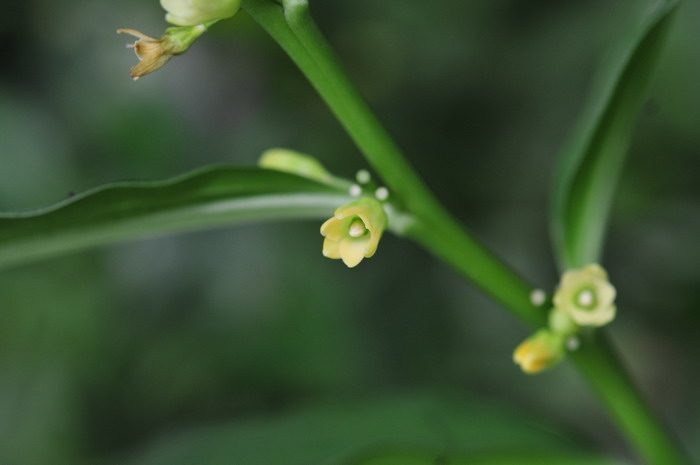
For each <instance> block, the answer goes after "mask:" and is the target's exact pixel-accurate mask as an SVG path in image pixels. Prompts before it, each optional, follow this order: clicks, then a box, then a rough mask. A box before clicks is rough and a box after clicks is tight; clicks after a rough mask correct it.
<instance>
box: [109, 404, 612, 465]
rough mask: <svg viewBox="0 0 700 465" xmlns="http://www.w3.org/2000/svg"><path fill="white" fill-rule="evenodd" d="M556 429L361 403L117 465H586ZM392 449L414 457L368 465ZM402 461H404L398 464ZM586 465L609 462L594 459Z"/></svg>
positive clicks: (509, 418)
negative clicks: (466, 459) (460, 459)
mask: <svg viewBox="0 0 700 465" xmlns="http://www.w3.org/2000/svg"><path fill="white" fill-rule="evenodd" d="M554 431H556V429H555V428H553V427H551V428H548V427H546V426H543V425H542V424H540V423H538V422H536V421H533V420H532V419H529V418H525V417H523V416H521V415H518V414H515V413H513V412H507V411H503V410H501V409H500V408H497V407H495V406H493V405H490V406H489V405H484V404H483V403H479V402H476V401H466V400H464V399H462V398H460V399H456V398H448V397H432V396H420V397H406V396H398V397H394V398H387V399H382V400H373V401H370V402H364V403H359V404H358V403H355V404H353V403H346V404H335V405H326V406H324V407H314V408H309V409H307V410H302V411H298V412H295V413H290V414H287V415H285V416H282V417H278V418H276V419H269V418H268V419H259V420H252V421H250V420H249V421H243V422H239V423H238V424H234V425H221V426H218V427H210V428H202V429H199V430H194V431H190V432H184V433H180V434H174V435H171V436H169V437H166V438H164V439H163V440H160V441H157V442H156V443H155V444H153V445H151V446H149V447H147V448H146V449H145V450H144V451H142V452H140V453H136V454H135V455H134V456H133V457H131V458H127V459H126V460H125V459H123V458H120V459H119V460H117V461H115V462H114V463H119V464H120V465H155V464H163V465H165V464H167V465H191V464H195V463H196V464H199V463H206V464H207V465H219V464H221V465H224V464H226V465H228V464H236V465H266V464H284V465H316V464H319V465H320V464H324V465H360V464H367V465H369V464H373V465H374V464H377V465H379V464H386V465H388V464H398V463H401V465H409V464H414V463H415V464H416V465H418V464H436V463H443V462H440V461H439V459H440V458H442V459H443V460H444V459H447V458H452V457H461V456H465V457H466V456H467V455H466V454H470V455H471V456H473V457H474V458H475V459H477V458H479V459H480V458H481V457H484V459H483V462H478V461H477V462H469V463H470V464H471V463H484V464H491V463H494V464H501V463H506V462H504V460H505V458H506V457H510V458H513V457H516V458H517V457H520V456H522V457H530V458H533V457H538V458H541V457H544V458H547V457H555V456H556V457H558V458H559V459H560V461H559V462H557V463H561V464H567V463H583V462H582V461H572V462H568V461H566V460H565V459H564V458H565V457H568V456H569V454H571V456H572V457H581V455H580V454H581V452H580V450H579V449H578V448H577V447H576V446H575V445H574V444H573V443H572V442H571V441H570V440H568V439H566V438H565V437H563V436H562V435H561V433H555V432H554ZM387 450H392V451H393V450H407V451H411V452H410V453H409V454H399V455H398V456H397V455H396V454H394V455H388V456H386V455H385V456H383V458H381V460H380V459H379V458H378V459H376V460H375V461H373V460H374V459H372V460H370V461H369V462H364V461H363V460H367V459H368V458H370V457H373V456H376V455H377V454H381V453H382V452H386V451H387ZM492 453H493V454H495V455H493V457H497V458H498V457H500V458H499V459H498V460H500V461H496V459H494V460H490V461H489V459H488V457H489V456H490V455H491V454H492ZM399 456H400V457H404V458H406V460H405V461H398V462H397V461H396V460H397V457H399ZM379 457H382V456H381V455H380V456H379ZM588 458H589V459H590V457H588ZM377 460H378V461H377ZM392 460H393V461H392ZM444 463H449V464H452V463H453V462H452V461H446V462H444ZM455 463H462V462H455ZM464 463H467V462H464ZM511 463H514V464H520V463H533V464H534V463H535V462H532V461H530V462H526V461H514V462H511ZM537 463H544V464H548V463H554V462H552V461H546V460H545V461H543V462H537ZM585 463H588V464H592V465H593V464H601V463H609V462H601V461H597V460H595V459H592V460H589V461H588V462H585Z"/></svg>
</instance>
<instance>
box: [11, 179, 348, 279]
mask: <svg viewBox="0 0 700 465" xmlns="http://www.w3.org/2000/svg"><path fill="white" fill-rule="evenodd" d="M352 200H353V199H352V198H350V197H349V196H348V195H347V194H346V193H345V192H343V191H342V190H339V189H338V188H337V187H333V186H329V185H325V184H321V183H319V182H316V181H313V180H310V179H306V178H302V177H299V176H295V175H292V174H288V173H282V172H279V171H273V170H265V169H260V168H234V167H227V166H214V167H207V168H203V169H200V170H197V171H194V172H192V173H189V174H185V175H183V176H179V177H176V178H173V179H169V180H166V181H150V182H143V181H142V182H119V183H114V184H108V185H105V186H101V187H98V188H95V189H93V190H90V191H87V192H85V193H83V194H79V195H76V196H74V197H71V198H69V199H67V200H64V201H62V202H59V203H57V204H55V205H53V206H50V207H48V208H43V209H40V210H35V211H30V212H26V213H0V268H2V267H7V266H11V265H17V264H20V263H26V262H30V261H33V260H38V259H40V258H45V257H49V256H52V255H56V254H61V253H66V252H70V251H75V250H81V249H85V248H88V247H93V246H98V245H104V244H110V243H114V242H118V241H124V240H128V239H136V238H143V237H149V236H156V235H163V234H168V233H174V232H182V231H190V230H195V229H202V228H209V227H213V226H220V225H227V224H232V223H240V222H249V221H260V220H270V219H285V218H325V217H329V216H331V215H332V213H333V211H334V209H335V208H337V207H338V206H340V205H343V204H345V203H348V202H350V201H352Z"/></svg>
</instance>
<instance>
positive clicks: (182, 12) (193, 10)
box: [160, 0, 241, 26]
mask: <svg viewBox="0 0 700 465" xmlns="http://www.w3.org/2000/svg"><path fill="white" fill-rule="evenodd" d="M160 5H161V6H162V7H163V9H164V10H165V11H167V12H168V13H167V14H166V15H165V20H166V21H167V22H169V23H170V24H175V25H176V26H195V25H197V24H202V23H207V22H209V21H216V20H219V19H226V18H230V17H231V16H233V15H235V14H236V12H237V11H238V9H239V8H240V6H241V0H160Z"/></svg>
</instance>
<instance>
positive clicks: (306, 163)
mask: <svg viewBox="0 0 700 465" xmlns="http://www.w3.org/2000/svg"><path fill="white" fill-rule="evenodd" d="M258 164H259V165H260V167H261V168H267V169H271V170H277V171H285V172H287V173H292V174H296V175H298V176H303V177H305V178H309V179H314V180H316V181H320V182H323V183H328V182H330V181H332V179H333V176H332V175H331V174H330V173H329V172H328V171H327V170H326V168H324V167H323V165H322V164H321V163H320V162H319V161H318V160H316V159H315V158H313V157H310V156H309V155H304V154H303V153H299V152H295V151H294V150H289V149H270V150H267V151H265V152H264V153H263V154H262V156H261V157H260V161H259V162H258Z"/></svg>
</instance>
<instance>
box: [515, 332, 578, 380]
mask: <svg viewBox="0 0 700 465" xmlns="http://www.w3.org/2000/svg"><path fill="white" fill-rule="evenodd" d="M565 353H566V351H565V348H564V338H563V337H562V336H561V335H559V334H555V333H552V332H550V331H549V330H546V329H541V330H539V331H537V332H536V333H535V334H533V335H532V336H530V337H529V338H527V339H526V340H525V341H524V342H523V343H522V344H520V345H519V346H518V348H517V349H515V352H514V353H513V361H514V362H515V363H517V364H518V365H520V368H522V370H523V371H524V372H525V373H528V374H535V373H539V372H541V371H544V370H547V369H549V368H552V367H553V366H554V365H556V364H557V363H559V362H560V361H561V360H562V359H563V358H564V355H565Z"/></svg>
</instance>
